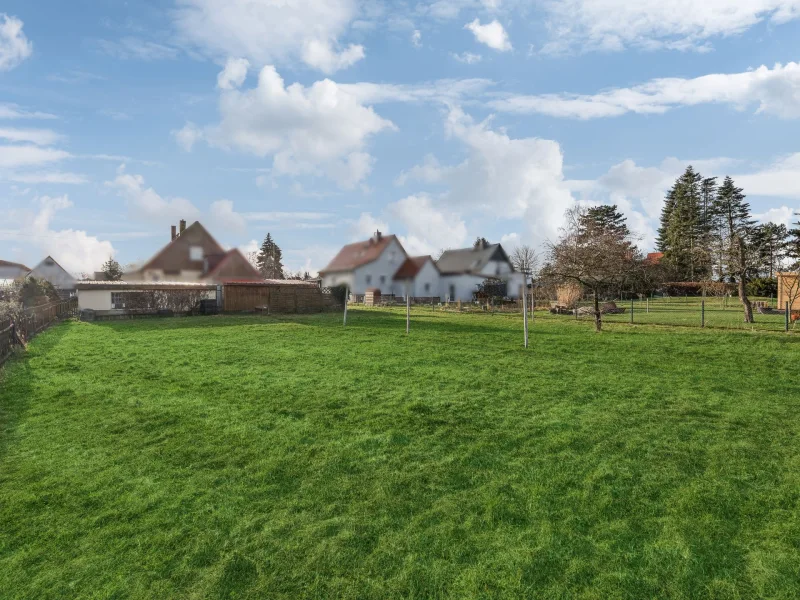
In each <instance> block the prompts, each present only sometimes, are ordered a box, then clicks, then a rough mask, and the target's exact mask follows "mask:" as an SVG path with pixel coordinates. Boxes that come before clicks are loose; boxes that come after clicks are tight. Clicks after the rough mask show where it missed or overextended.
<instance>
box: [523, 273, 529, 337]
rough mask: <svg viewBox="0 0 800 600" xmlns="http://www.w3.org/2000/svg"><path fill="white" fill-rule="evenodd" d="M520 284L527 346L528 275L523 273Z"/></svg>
mask: <svg viewBox="0 0 800 600" xmlns="http://www.w3.org/2000/svg"><path fill="white" fill-rule="evenodd" d="M522 277H523V282H524V284H523V286H522V321H523V323H524V328H525V347H526V348H527V347H528V276H527V275H525V274H524V273H523V275H522Z"/></svg>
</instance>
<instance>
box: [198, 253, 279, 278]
mask: <svg viewBox="0 0 800 600" xmlns="http://www.w3.org/2000/svg"><path fill="white" fill-rule="evenodd" d="M205 277H213V278H216V279H221V280H222V281H225V280H226V278H230V279H232V280H236V281H244V280H250V279H253V280H255V281H263V280H264V278H263V277H262V276H261V273H259V272H258V270H257V269H256V268H255V267H254V266H253V265H251V264H250V261H249V260H247V259H246V258H245V257H244V255H243V254H242V253H241V252H239V250H238V249H236V248H233V249H232V250H228V251H227V252H226V253H225V254H224V255H223V256H222V258H221V260H219V261H217V263H216V265H215V266H213V267H211V263H210V261H209V271H208V273H206V274H205Z"/></svg>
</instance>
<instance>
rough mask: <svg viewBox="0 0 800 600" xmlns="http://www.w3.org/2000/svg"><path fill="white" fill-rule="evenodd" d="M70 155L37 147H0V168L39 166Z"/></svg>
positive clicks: (61, 151) (52, 149)
mask: <svg viewBox="0 0 800 600" xmlns="http://www.w3.org/2000/svg"><path fill="white" fill-rule="evenodd" d="M71 156H72V155H71V154H70V153H69V152H66V151H64V150H57V149H55V148H40V147H39V146H27V145H26V146H0V168H7V169H16V168H19V167H31V166H39V165H43V164H48V163H53V162H57V161H60V160H64V159H65V158H70V157H71Z"/></svg>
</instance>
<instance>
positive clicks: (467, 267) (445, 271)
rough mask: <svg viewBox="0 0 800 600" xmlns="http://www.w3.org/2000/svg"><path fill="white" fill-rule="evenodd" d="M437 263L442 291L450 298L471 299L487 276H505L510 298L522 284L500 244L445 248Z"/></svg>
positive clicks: (452, 299) (516, 294)
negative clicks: (456, 248)
mask: <svg viewBox="0 0 800 600" xmlns="http://www.w3.org/2000/svg"><path fill="white" fill-rule="evenodd" d="M436 266H437V267H438V268H439V272H440V273H441V282H442V295H443V296H444V297H445V298H446V299H448V300H450V301H456V300H461V301H462V302H467V301H470V300H472V294H473V292H475V290H476V289H477V288H478V285H479V284H481V283H482V282H484V281H485V280H486V279H503V280H505V281H506V282H507V292H506V295H507V296H508V297H509V298H518V297H519V295H520V294H519V292H520V289H521V286H522V285H523V276H522V274H521V273H519V272H517V271H515V270H514V266H513V265H512V264H511V261H510V260H509V258H508V255H507V254H506V252H505V250H503V247H502V246H501V245H500V244H483V243H481V244H479V245H477V246H475V247H472V248H461V249H458V250H446V251H445V252H444V253H442V256H441V257H439V260H438V261H436Z"/></svg>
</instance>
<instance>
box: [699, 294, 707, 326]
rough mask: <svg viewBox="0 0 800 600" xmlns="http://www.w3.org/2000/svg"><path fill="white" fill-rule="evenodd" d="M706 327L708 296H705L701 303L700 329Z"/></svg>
mask: <svg viewBox="0 0 800 600" xmlns="http://www.w3.org/2000/svg"><path fill="white" fill-rule="evenodd" d="M705 326H706V295H705V293H704V294H703V299H702V300H701V301H700V327H705Z"/></svg>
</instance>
